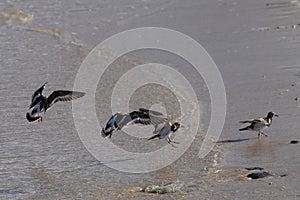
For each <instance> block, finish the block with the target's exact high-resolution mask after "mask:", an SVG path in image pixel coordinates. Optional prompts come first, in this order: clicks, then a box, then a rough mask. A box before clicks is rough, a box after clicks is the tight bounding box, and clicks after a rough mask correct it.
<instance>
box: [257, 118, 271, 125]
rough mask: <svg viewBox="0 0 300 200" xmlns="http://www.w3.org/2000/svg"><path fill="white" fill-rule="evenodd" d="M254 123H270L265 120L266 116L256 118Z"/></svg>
mask: <svg viewBox="0 0 300 200" xmlns="http://www.w3.org/2000/svg"><path fill="white" fill-rule="evenodd" d="M253 123H256V124H262V125H266V126H267V125H269V123H268V122H267V120H265V119H264V118H262V117H261V118H258V119H255V120H253Z"/></svg>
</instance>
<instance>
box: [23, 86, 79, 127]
mask: <svg viewBox="0 0 300 200" xmlns="http://www.w3.org/2000/svg"><path fill="white" fill-rule="evenodd" d="M46 84H47V82H46V83H45V84H44V85H42V86H41V87H40V88H39V89H38V90H36V91H35V92H34V93H33V95H32V97H31V104H30V106H29V110H28V112H27V113H26V119H27V120H28V121H29V122H33V121H36V120H39V121H40V122H42V121H43V117H42V116H41V115H40V113H42V112H44V114H45V113H46V111H47V110H48V109H49V108H50V107H51V106H52V105H53V104H54V103H56V102H58V101H71V100H73V99H77V98H80V97H82V96H84V95H85V93H84V92H75V91H68V90H56V91H53V92H52V93H51V94H50V95H49V96H48V97H45V96H44V95H43V94H42V93H43V90H44V89H45V87H46Z"/></svg>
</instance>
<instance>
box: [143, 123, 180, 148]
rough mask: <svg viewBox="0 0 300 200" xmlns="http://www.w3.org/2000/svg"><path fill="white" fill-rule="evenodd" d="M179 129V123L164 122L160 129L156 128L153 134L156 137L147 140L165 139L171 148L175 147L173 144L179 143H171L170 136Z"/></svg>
mask: <svg viewBox="0 0 300 200" xmlns="http://www.w3.org/2000/svg"><path fill="white" fill-rule="evenodd" d="M179 127H180V123H178V122H175V123H171V122H166V123H165V124H164V126H163V127H162V128H158V126H156V127H155V130H154V132H153V133H154V134H156V135H154V136H152V137H150V138H149V139H148V140H152V139H155V138H159V139H163V138H165V137H167V140H168V143H169V144H170V145H172V146H173V147H175V146H174V144H179V142H175V141H172V140H171V135H172V133H175V132H176V131H177V130H178V129H179ZM173 143H174V144H173Z"/></svg>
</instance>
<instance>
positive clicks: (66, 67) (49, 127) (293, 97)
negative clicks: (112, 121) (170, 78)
mask: <svg viewBox="0 0 300 200" xmlns="http://www.w3.org/2000/svg"><path fill="white" fill-rule="evenodd" d="M299 19H300V2H298V1H267V0H263V1H258V0H254V1H246V0H235V1H225V0H212V1H210V0H205V1H198V0H188V1H184V2H183V1H180V0H161V1H150V0H143V1H135V0H124V1H104V0H103V1H102V0H101V1H93V0H88V1H70V0H66V1H58V0H55V1H51V2H45V3H42V2H33V1H10V0H5V1H2V2H0V44H1V48H0V51H1V53H0V57H1V65H0V68H1V73H0V81H1V84H0V94H1V95H0V99H1V105H0V110H1V112H0V117H1V118H2V120H1V123H0V134H1V135H0V137H1V140H0V143H1V144H0V153H1V158H0V179H1V183H0V199H299V198H300V186H299V181H300V169H299V166H300V157H299V153H300V145H299V144H298V143H296V144H291V143H290V142H291V141H292V140H295V141H299V140H300V133H299V130H300V125H299V119H300V117H299V116H300V101H299V97H300V59H299V50H300V46H299V44H300V43H299V42H300V20H299ZM139 27H163V28H167V29H172V30H176V31H179V32H181V33H184V34H186V35H188V36H189V37H191V38H193V39H194V40H195V41H197V42H198V43H199V44H201V45H202V46H203V47H204V48H205V49H206V51H207V52H208V53H209V55H210V56H211V57H212V59H213V60H214V62H215V64H216V65H217V66H218V69H219V71H220V73H221V75H222V78H223V81H224V86H225V89H226V97H227V111H226V120H225V124H224V128H223V130H222V134H221V136H220V138H219V139H218V142H217V143H216V145H215V146H214V149H213V150H212V151H211V152H210V153H209V154H208V155H207V156H206V157H205V158H201V159H200V158H199V157H198V152H199V147H200V146H201V144H202V142H203V139H204V137H205V133H206V131H207V129H208V126H209V123H210V120H209V119H210V116H211V113H210V112H211V107H210V106H211V100H210V94H209V91H208V89H207V86H206V85H205V81H204V79H203V77H201V76H198V75H197V74H196V75H195V73H194V70H193V67H192V66H191V65H190V64H189V63H188V62H187V61H186V60H184V59H182V58H180V57H179V56H176V55H173V54H171V53H168V52H162V51H156V50H151V49H145V50H141V51H136V52H131V53H128V54H126V55H125V56H123V57H121V58H119V59H118V60H116V62H114V63H113V64H112V65H111V66H110V68H109V70H106V71H105V76H103V77H101V80H100V82H99V83H98V86H97V90H96V94H95V97H96V98H95V102H96V104H97V106H96V112H97V120H98V121H99V123H100V124H101V126H104V124H105V123H106V120H107V119H108V118H109V117H110V115H111V114H112V113H111V111H110V103H111V98H110V96H111V94H112V91H111V89H112V88H113V87H114V84H115V83H116V82H117V81H118V79H120V78H121V76H122V74H123V73H125V72H127V71H129V70H130V69H133V68H134V67H135V66H138V65H141V64H144V63H147V62H153V63H161V64H165V65H168V66H170V67H172V68H174V69H176V70H177V71H178V72H180V73H181V74H183V75H184V76H185V77H186V78H187V79H188V80H189V81H190V83H191V84H192V85H193V87H194V88H193V89H194V90H195V93H196V96H197V98H198V101H199V102H198V103H199V104H201V110H200V113H201V121H200V128H199V131H198V132H197V135H196V137H195V139H194V141H193V143H192V145H191V146H190V147H189V148H188V149H187V151H186V152H185V153H184V154H183V155H182V156H181V157H180V158H179V159H177V160H176V161H175V162H173V163H172V164H171V165H168V166H167V167H164V168H162V169H159V170H157V171H153V172H148V173H125V172H121V171H118V170H115V169H112V168H109V167H107V166H106V164H105V163H104V162H101V161H99V160H97V159H96V158H95V157H93V155H92V154H91V153H90V152H89V151H88V148H86V147H85V146H84V143H83V141H82V140H81V137H80V136H79V135H78V133H77V130H76V127H75V125H74V120H73V115H72V104H71V103H64V104H63V103H61V104H57V105H55V108H53V109H51V110H50V111H49V112H48V111H47V113H46V115H45V118H44V121H43V122H42V123H38V122H35V123H29V122H27V121H26V119H25V113H26V111H27V109H28V106H29V103H30V97H31V95H32V93H33V92H34V90H35V89H37V88H38V87H39V86H41V85H42V84H43V83H44V82H49V84H48V86H47V88H46V90H45V93H46V94H47V95H48V94H49V93H50V92H51V91H53V90H57V89H70V90H71V89H72V88H73V84H74V81H75V77H76V74H77V72H78V69H79V68H80V66H81V64H82V62H83V61H84V60H85V59H86V57H87V56H88V54H89V53H90V52H91V50H92V49H93V48H94V47H95V46H96V45H97V44H99V43H101V42H102V41H103V40H105V39H107V38H108V37H110V36H112V35H114V34H117V33H120V32H122V31H126V30H129V29H133V28H139ZM174 87H176V86H174ZM153 91H155V95H153ZM161 102H163V105H164V106H165V107H166V108H167V111H168V113H171V114H172V115H174V116H175V117H176V118H180V116H181V114H182V113H180V112H179V111H178V110H176V109H175V107H176V106H178V101H177V100H176V99H175V98H174V94H172V93H171V92H170V90H168V89H164V88H163V87H160V86H157V85H152V86H151V85H150V86H147V85H146V86H144V87H141V88H139V89H138V90H137V91H136V92H135V93H134V95H133V96H132V97H131V99H130V101H129V104H130V109H137V108H139V107H151V106H152V105H153V104H160V103H161ZM174 105H175V107H174ZM269 111H274V112H276V113H277V114H278V115H279V117H278V118H274V119H273V124H272V126H271V127H270V128H268V129H266V132H267V133H268V135H269V137H267V138H262V139H261V140H258V139H257V133H253V132H248V131H245V132H239V131H238V129H239V128H241V127H243V126H242V125H241V124H240V123H239V121H240V120H246V119H251V118H256V117H264V116H266V114H267V113H268V112H269ZM188 128H189V127H188ZM188 128H185V129H184V128H183V129H182V130H181V131H182V132H181V133H186V134H187V135H188V132H189V129H188ZM150 130H151V129H150ZM99 132H100V128H99ZM114 136H115V137H112V138H111V141H112V142H113V143H114V144H116V145H118V146H119V147H120V148H123V149H126V150H128V151H130V152H149V151H152V150H156V149H157V148H160V147H163V146H164V145H166V143H164V142H165V141H154V142H150V143H149V142H148V143H146V142H145V140H143V139H141V138H134V137H129V136H127V135H125V134H115V135H114ZM128 144H130V145H128ZM179 145H180V144H179ZM174 151H175V150H174ZM124 159H126V158H124ZM120 162H121V161H120ZM252 167H259V168H263V169H262V170H248V169H246V168H252ZM254 171H264V172H267V173H268V174H269V175H270V176H268V177H266V178H261V179H249V178H247V175H248V174H250V173H252V172H254ZM176 181H177V182H179V183H180V184H182V188H180V190H179V191H176V192H174V193H167V194H156V193H146V192H143V191H142V190H143V188H144V187H146V186H149V185H164V184H167V183H170V182H171V183H174V182H176Z"/></svg>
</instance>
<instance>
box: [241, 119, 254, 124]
mask: <svg viewBox="0 0 300 200" xmlns="http://www.w3.org/2000/svg"><path fill="white" fill-rule="evenodd" d="M254 120H255V119H249V120H243V121H240V123H242V124H245V123H253V122H254Z"/></svg>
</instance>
